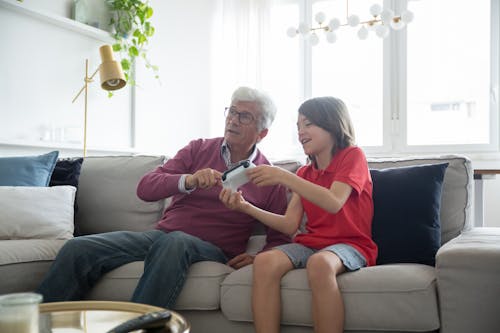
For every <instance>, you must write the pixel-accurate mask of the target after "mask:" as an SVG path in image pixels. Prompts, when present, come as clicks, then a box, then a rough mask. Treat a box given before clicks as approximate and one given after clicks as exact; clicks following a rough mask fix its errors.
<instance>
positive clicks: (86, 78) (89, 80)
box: [71, 66, 100, 103]
mask: <svg viewBox="0 0 500 333" xmlns="http://www.w3.org/2000/svg"><path fill="white" fill-rule="evenodd" d="M99 68H100V66H99V67H97V69H96V70H95V72H94V74H92V75H91V76H90V77H87V76H85V78H83V80H84V81H85V84H84V85H83V87H82V89H80V91H79V92H78V94H76V96H75V97H74V98H73V100H72V101H71V103H75V101H76V99H77V98H78V96H80V94H81V93H82V92H83V91H84V90H85V86H86V85H87V84H89V83H90V82H92V79H93V78H94V76H95V75H96V74H97V72H98V71H99Z"/></svg>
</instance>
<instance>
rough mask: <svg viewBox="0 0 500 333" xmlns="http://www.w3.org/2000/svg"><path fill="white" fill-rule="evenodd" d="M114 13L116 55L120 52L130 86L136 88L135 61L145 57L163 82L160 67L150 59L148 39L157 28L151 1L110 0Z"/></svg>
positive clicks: (112, 21) (149, 67)
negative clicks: (154, 24) (159, 71)
mask: <svg viewBox="0 0 500 333" xmlns="http://www.w3.org/2000/svg"><path fill="white" fill-rule="evenodd" d="M106 2H107V4H108V6H109V8H110V11H111V22H110V24H111V26H112V27H113V30H114V31H113V37H114V39H115V41H116V42H115V43H114V44H113V51H115V52H120V55H121V58H122V59H121V65H122V68H123V72H124V74H125V78H126V79H127V82H128V83H129V84H132V85H133V84H135V81H134V77H133V75H132V70H133V68H132V64H133V63H134V60H135V58H137V57H141V58H142V59H143V60H144V61H145V64H146V68H148V69H151V70H152V71H153V73H154V76H155V78H156V79H159V75H158V66H155V65H153V64H151V62H150V61H149V58H148V57H147V49H146V46H147V44H148V41H149V40H148V39H149V38H150V37H151V36H153V34H154V32H155V28H154V27H153V26H152V25H151V22H150V18H151V16H153V8H152V7H151V6H150V5H149V1H147V0H146V1H141V0H106Z"/></svg>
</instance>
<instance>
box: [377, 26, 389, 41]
mask: <svg viewBox="0 0 500 333" xmlns="http://www.w3.org/2000/svg"><path fill="white" fill-rule="evenodd" d="M375 33H376V34H377V36H379V37H380V38H385V37H387V36H389V28H388V27H387V26H385V25H378V26H377V27H376V28H375Z"/></svg>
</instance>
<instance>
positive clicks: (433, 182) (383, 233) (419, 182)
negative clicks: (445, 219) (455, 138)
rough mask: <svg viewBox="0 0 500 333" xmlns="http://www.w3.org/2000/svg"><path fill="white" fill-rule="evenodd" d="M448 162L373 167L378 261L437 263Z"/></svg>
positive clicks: (374, 225)
mask: <svg viewBox="0 0 500 333" xmlns="http://www.w3.org/2000/svg"><path fill="white" fill-rule="evenodd" d="M447 166H448V163H443V164H423V165H416V166H406V167H399V168H388V169H381V170H376V169H372V170H370V173H371V177H372V180H373V205H374V215H373V226H372V235H373V240H374V241H375V243H376V244H377V246H378V257H377V264H390V263H403V262H406V263H420V264H426V265H434V263H435V255H436V252H437V250H438V249H439V247H440V246H441V233H440V231H441V229H440V222H439V211H440V205H441V190H442V184H443V177H444V173H445V171H446V167H447Z"/></svg>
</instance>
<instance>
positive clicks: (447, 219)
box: [368, 155, 473, 244]
mask: <svg viewBox="0 0 500 333" xmlns="http://www.w3.org/2000/svg"><path fill="white" fill-rule="evenodd" d="M439 163H448V167H447V168H446V173H445V175H444V181H443V188H442V195H441V212H440V221H441V243H442V244H444V243H446V242H448V241H449V240H450V239H452V238H454V237H457V236H458V235H460V233H461V232H462V230H468V229H470V227H471V225H472V215H471V213H472V210H471V205H472V185H473V178H472V175H473V173H472V166H471V161H470V160H469V159H468V158H467V157H464V156H459V155H443V156H421V157H403V158H383V159H382V158H377V159H369V160H368V164H369V167H370V169H384V168H395V167H403V166H410V165H417V164H439Z"/></svg>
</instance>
